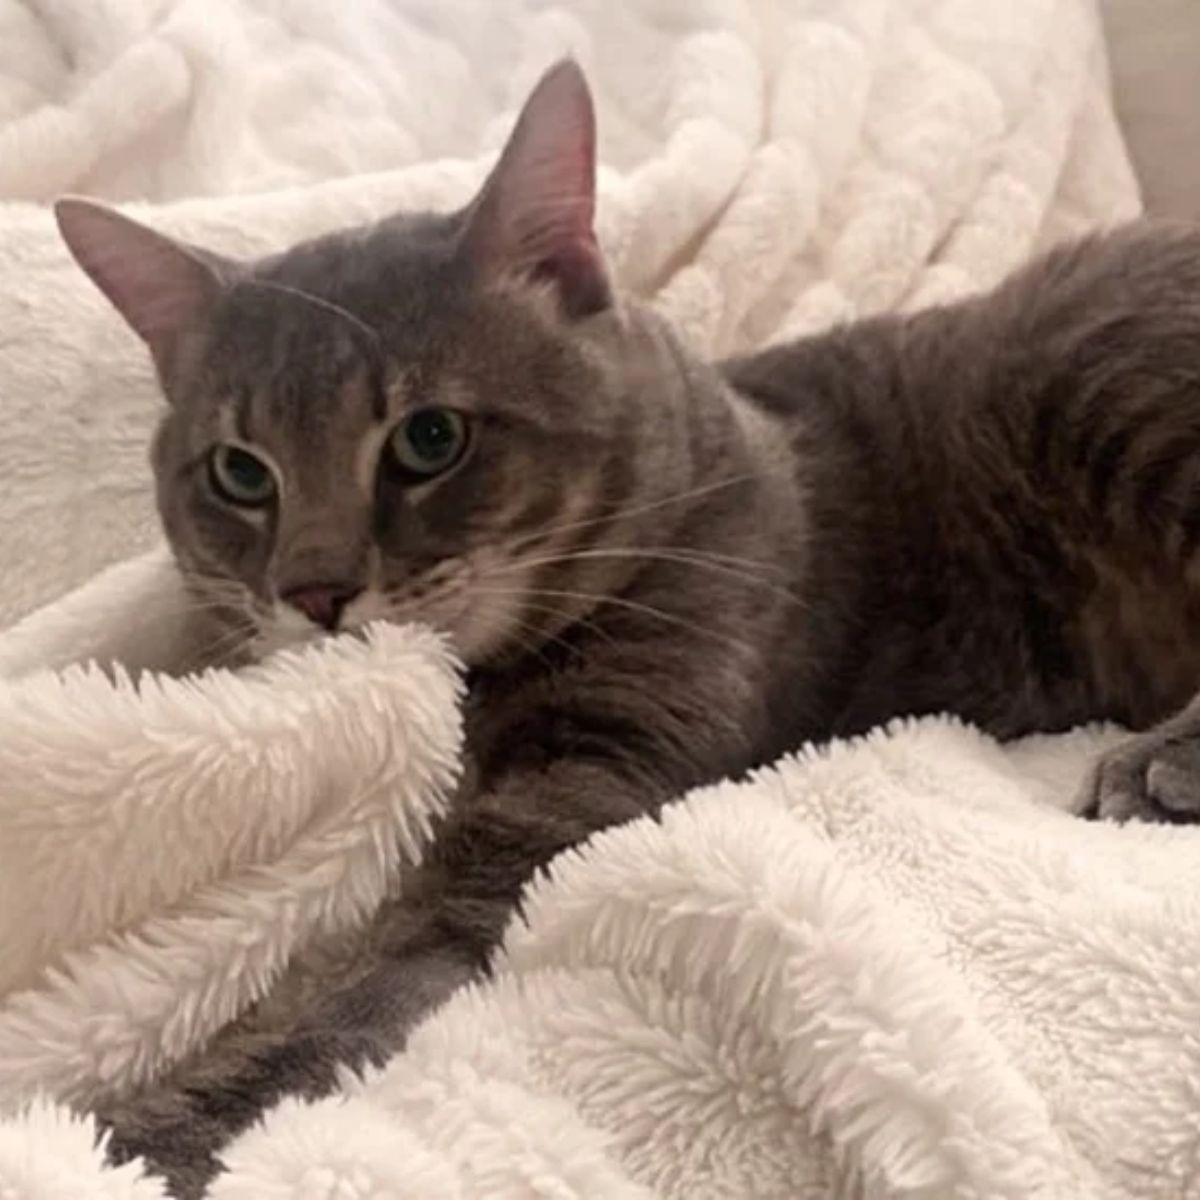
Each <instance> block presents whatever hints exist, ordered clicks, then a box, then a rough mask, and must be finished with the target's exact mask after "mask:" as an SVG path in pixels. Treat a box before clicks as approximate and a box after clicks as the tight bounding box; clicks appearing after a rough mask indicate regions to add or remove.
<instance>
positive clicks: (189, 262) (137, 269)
mask: <svg viewBox="0 0 1200 1200" xmlns="http://www.w3.org/2000/svg"><path fill="white" fill-rule="evenodd" d="M54 216H55V219H56V220H57V221H58V228H59V231H60V233H61V234H62V236H63V240H64V241H65V242H66V243H67V247H68V249H69V250H70V251H71V254H72V255H73V256H74V258H75V261H76V262H77V263H79V265H80V266H81V267H82V268H83V269H84V271H86V272H87V274H88V275H89V276H90V278H91V280H92V282H93V283H94V284H95V285H96V286H97V287H98V288H99V289H100V290H101V291H102V292H103V293H104V294H105V296H107V297H108V299H109V300H110V301H111V303H112V305H113V307H114V308H116V310H117V311H118V312H119V313H120V314H121V316H123V317H124V318H125V320H126V321H127V322H128V324H129V326H130V327H131V328H132V329H133V331H134V332H135V333H137V334H138V336H139V337H141V339H142V340H143V341H144V342H145V343H146V345H147V346H149V348H150V352H151V354H152V355H153V356H154V361H155V364H156V366H157V367H158V370H159V374H160V375H166V374H167V373H168V372H169V371H170V369H171V366H172V364H173V362H174V360H175V356H176V352H177V350H178V347H179V344H180V339H181V337H183V336H184V335H185V334H187V333H189V332H191V331H193V330H195V329H197V328H198V327H200V326H201V325H202V324H203V323H204V321H205V319H206V318H207V317H208V315H209V314H210V313H211V311H212V309H213V307H214V306H215V304H216V302H217V300H218V298H219V297H220V295H221V293H222V292H223V290H224V288H225V285H226V272H225V271H223V269H222V268H223V266H224V264H223V263H222V262H221V260H219V259H218V258H216V256H214V255H209V254H207V253H206V252H203V251H199V250H195V249H193V248H192V247H190V246H185V245H183V244H182V243H180V242H176V241H174V240H173V239H171V238H169V237H167V236H166V234H163V233H159V232H157V231H156V230H154V229H149V228H147V226H145V225H140V224H138V222H137V221H134V220H132V219H131V218H129V217H126V216H124V215H123V214H121V213H119V212H116V211H115V210H114V209H111V208H106V207H105V206H104V205H102V204H95V203H93V202H92V201H90V200H79V199H75V198H74V197H68V198H65V199H62V200H59V201H58V202H57V203H56V204H55V206H54Z"/></svg>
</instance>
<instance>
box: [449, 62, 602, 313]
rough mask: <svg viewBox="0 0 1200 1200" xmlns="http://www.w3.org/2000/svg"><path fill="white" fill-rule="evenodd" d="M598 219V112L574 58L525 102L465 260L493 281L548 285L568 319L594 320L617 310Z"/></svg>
mask: <svg viewBox="0 0 1200 1200" xmlns="http://www.w3.org/2000/svg"><path fill="white" fill-rule="evenodd" d="M595 212H596V118H595V112H594V110H593V108H592V96H591V92H590V91H589V89H588V85H587V80H586V79H585V78H584V74H583V71H582V70H580V68H579V65H578V64H577V63H575V62H574V61H572V60H570V59H567V60H565V61H563V62H560V63H559V64H558V65H557V66H554V67H552V68H551V69H550V70H549V71H547V72H546V74H545V75H543V76H542V78H541V80H540V82H539V83H538V84H537V86H536V87H535V88H534V89H533V92H532V93H531V94H530V96H529V99H528V100H527V101H526V102H525V107H524V108H523V109H522V110H521V115H520V117H518V118H517V124H516V126H515V128H514V129H513V132H512V135H511V136H510V137H509V139H508V143H507V145H506V146H505V147H504V150H503V152H502V153H501V155H500V161H499V162H498V163H497V164H496V166H495V167H494V168H493V170H492V173H491V174H490V175H489V176H488V178H487V181H486V182H485V183H484V185H483V188H482V189H481V191H480V193H479V195H478V196H477V197H476V198H475V200H474V202H473V203H472V205H471V206H470V208H469V210H468V212H467V216H466V227H465V229H464V231H463V235H462V243H461V252H462V253H463V254H464V255H466V256H467V258H468V260H469V261H470V262H471V264H472V266H473V267H474V268H475V269H476V270H477V271H479V272H481V273H482V274H483V275H484V276H485V277H486V276H496V277H502V276H509V277H514V276H515V277H519V278H527V279H536V280H545V281H547V282H549V283H551V284H553V285H554V287H555V288H556V289H557V291H558V294H559V298H560V300H561V302H562V306H563V310H564V311H565V312H566V313H567V315H568V316H571V317H584V316H589V315H590V314H592V313H596V312H600V311H601V310H602V309H605V308H608V307H609V305H611V304H612V290H611V288H610V287H609V282H608V273H607V271H606V270H605V268H604V259H603V256H602V255H601V253H600V247H599V245H598V244H597V242H596V233H595V229H594V228H593V221H594V218H595Z"/></svg>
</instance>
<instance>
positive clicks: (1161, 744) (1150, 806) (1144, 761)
mask: <svg viewBox="0 0 1200 1200" xmlns="http://www.w3.org/2000/svg"><path fill="white" fill-rule="evenodd" d="M1080 810H1081V811H1082V812H1083V815H1084V816H1088V817H1098V818H1100V819H1101V820H1106V821H1156V822H1159V823H1169V824H1172V825H1187V824H1192V823H1200V732H1190V733H1188V734H1180V733H1178V732H1175V733H1168V732H1166V731H1163V730H1154V729H1152V730H1150V732H1148V733H1144V734H1140V735H1138V736H1137V737H1132V738H1130V739H1129V740H1128V741H1126V742H1122V743H1121V744H1120V745H1119V746H1117V747H1115V748H1114V749H1112V750H1110V751H1109V752H1108V753H1107V754H1105V755H1104V756H1103V757H1102V758H1101V759H1100V761H1099V762H1098V763H1097V764H1096V766H1095V767H1094V768H1093V770H1092V773H1091V775H1090V776H1089V778H1088V779H1087V781H1086V782H1085V784H1084V791H1083V796H1082V797H1081V804H1080Z"/></svg>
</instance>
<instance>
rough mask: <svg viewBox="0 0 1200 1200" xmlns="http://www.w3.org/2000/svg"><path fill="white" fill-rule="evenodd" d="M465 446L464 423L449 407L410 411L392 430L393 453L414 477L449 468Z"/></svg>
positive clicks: (401, 466)
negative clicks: (393, 430)
mask: <svg viewBox="0 0 1200 1200" xmlns="http://www.w3.org/2000/svg"><path fill="white" fill-rule="evenodd" d="M466 449H467V423H466V421H465V420H463V418H462V417H461V416H459V414H458V413H456V412H454V411H453V410H452V409H449V408H421V409H418V410H417V411H416V412H414V413H410V414H409V415H408V416H407V417H406V418H405V419H404V420H403V421H402V422H401V423H400V424H399V425H398V426H397V427H396V430H395V432H394V433H393V434H392V454H393V455H394V456H395V459H396V462H397V463H398V464H399V466H400V468H401V470H402V471H404V472H405V473H406V474H407V475H409V476H411V477H412V479H413V480H414V481H421V480H425V479H432V478H433V477H434V476H435V475H440V474H442V472H443V471H448V470H449V469H450V468H451V467H452V466H454V464H455V463H456V462H458V460H459V459H460V458H462V456H463V454H464V452H465V451H466Z"/></svg>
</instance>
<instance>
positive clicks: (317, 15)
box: [0, 0, 1138, 623]
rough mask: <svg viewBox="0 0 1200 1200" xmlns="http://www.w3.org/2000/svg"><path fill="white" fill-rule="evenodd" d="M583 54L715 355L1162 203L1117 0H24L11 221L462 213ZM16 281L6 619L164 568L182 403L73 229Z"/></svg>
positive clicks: (238, 247)
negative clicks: (103, 286)
mask: <svg viewBox="0 0 1200 1200" xmlns="http://www.w3.org/2000/svg"><path fill="white" fill-rule="evenodd" d="M568 51H569V52H573V53H574V54H575V55H576V56H577V57H578V58H579V59H580V60H581V61H582V62H583V64H584V66H585V67H586V68H587V70H588V73H589V75H590V78H591V80H592V83H593V85H594V88H595V91H596V95H597V101H598V109H599V118H600V131H601V133H600V153H601V157H602V160H603V163H604V169H603V171H602V173H601V180H600V183H601V204H600V233H601V239H602V241H603V243H604V246H605V248H606V250H607V252H608V255H609V257H610V259H611V262H612V265H613V268H614V271H615V273H616V275H617V277H618V279H619V281H620V282H621V284H622V285H623V286H624V287H625V288H627V289H629V290H631V291H633V292H635V293H637V294H639V295H642V296H644V297H649V298H651V299H652V300H653V301H654V303H655V304H656V305H657V306H658V307H659V308H661V309H662V310H663V311H664V312H666V313H668V314H670V315H671V316H672V317H673V318H674V319H675V320H676V321H678V322H679V324H680V325H681V327H682V328H683V329H684V330H685V331H686V332H687V333H688V334H689V336H690V337H691V338H692V339H693V340H694V341H695V343H696V344H697V346H698V347H699V348H700V349H701V350H703V351H705V352H709V353H721V352H725V351H731V350H735V349H742V348H746V347H749V346H753V345H757V344H759V343H761V342H764V341H766V340H769V339H775V338H782V337H785V336H788V335H790V334H793V333H800V332H804V331H808V330H812V329H814V328H818V327H821V326H823V325H825V324H828V323H829V322H830V321H833V320H836V319H837V318H839V317H843V316H851V315H854V314H859V313H864V312H869V311H873V310H876V309H881V308H895V307H901V306H911V305H915V304H920V303H925V302H928V301H931V300H933V299H936V298H939V297H950V296H954V295H959V294H961V293H962V292H964V291H965V290H968V289H970V288H973V287H980V286H984V285H987V284H989V283H991V282H993V281H994V280H995V279H996V278H997V277H998V276H999V275H1001V274H1002V273H1003V272H1005V271H1006V270H1008V269H1010V268H1012V267H1014V266H1016V265H1017V264H1018V263H1019V262H1021V261H1022V260H1023V259H1024V258H1025V257H1026V256H1027V255H1028V254H1029V252H1030V251H1031V250H1032V249H1034V248H1035V247H1037V246H1039V245H1042V244H1044V243H1046V242H1047V241H1051V240H1053V239H1055V238H1057V237H1060V236H1061V235H1063V234H1065V233H1068V232H1071V231H1073V230H1077V229H1079V228H1081V227H1084V226H1089V225H1095V224H1101V223H1105V222H1110V221H1113V220H1115V219H1119V218H1123V217H1126V216H1130V215H1132V214H1134V213H1135V212H1136V211H1137V207H1138V201H1137V192H1136V187H1135V184H1134V181H1133V178H1132V175H1131V173H1130V171H1129V167H1128V162H1127V159H1126V156H1125V152H1124V148H1123V146H1122V144H1121V142H1120V139H1119V135H1118V133H1117V129H1116V125H1115V122H1114V120H1113V117H1112V113H1111V109H1110V105H1109V99H1108V93H1107V89H1106V79H1105V65H1104V53H1103V46H1102V43H1101V40H1100V34H1099V25H1098V22H1097V20H1096V17H1095V14H1094V13H1093V11H1092V8H1091V4H1090V0H1005V3H995V4H993V3H988V4H984V3H979V0H940V2H938V3H934V2H931V0H836V2H834V0H754V3H752V4H751V3H745V2H744V0H561V2H559V3H547V2H546V0H502V2H498V3H482V2H477V0H392V2H391V3H385V2H384V0H355V3H353V4H331V3H327V2H326V0H103V3H100V2H97V0H0V200H3V199H5V198H10V199H27V200H43V201H44V200H48V199H50V198H51V197H52V196H53V195H55V194H56V193H58V192H61V191H67V190H73V191H83V192H90V193H93V194H97V195H100V196H103V197H108V198H112V199H122V200H123V199H129V198H134V197H137V198H143V199H148V200H151V201H154V202H159V203H161V202H168V201H170V202H174V201H179V203H177V204H176V203H171V204H167V205H166V206H165V207H162V208H161V209H159V208H153V207H152V208H150V209H144V210H139V215H141V216H143V217H144V218H146V219H148V220H151V221H154V222H156V223H158V224H160V225H161V226H162V227H163V228H165V229H167V230H171V231H174V232H176V233H179V234H182V235H186V236H189V237H192V238H195V239H197V240H200V241H203V242H206V243H208V244H211V245H212V246H214V247H216V248H220V249H223V250H225V251H227V252H230V253H238V254H255V253H260V252H265V251H268V250H274V249H277V248H279V247H281V246H283V245H285V244H287V243H289V242H291V241H293V240H295V239H297V238H299V237H301V236H302V235H307V234H312V233H316V232H321V231H325V230H328V229H330V228H333V227H337V226H341V225H345V224H347V223H351V222H355V221H366V220H370V219H372V218H375V217H378V216H380V215H382V214H384V213H386V212H388V211H389V210H391V209H393V208H395V207H399V206H423V207H435V208H448V207H452V206H454V205H456V204H458V203H460V202H462V201H463V200H464V199H465V198H466V197H467V196H468V195H469V194H470V191H471V189H472V188H473V187H474V186H475V185H476V184H477V183H478V181H479V179H480V178H481V176H482V174H483V171H484V169H485V167H486V165H487V163H488V162H489V161H490V159H491V157H492V156H493V154H494V152H495V150H496V148H497V147H498V146H499V145H500V144H501V142H502V141H503V139H504V137H505V135H506V133H507V131H508V129H509V128H510V126H511V123H512V120H513V116H514V113H515V111H516V109H517V106H518V105H519V104H520V102H521V100H522V99H523V97H524V96H525V94H526V92H527V91H528V89H529V87H530V86H531V84H532V82H533V80H534V79H535V78H536V77H537V75H538V74H539V73H540V72H541V70H542V69H543V68H544V67H545V66H546V65H547V64H548V63H549V62H550V61H551V60H552V59H554V58H555V57H557V56H559V55H561V54H563V53H566V52H568ZM364 171H383V172H385V173H381V174H375V175H366V174H361V172H364ZM255 189H273V190H270V191H268V192H265V193H261V194H253V195H250V194H246V195H237V196H233V197H230V196H229V195H228V194H229V193H249V192H251V191H254V190H255ZM187 197H191V198H190V199H186V198H187ZM196 197H199V198H196ZM0 278H3V279H4V281H5V286H4V287H2V288H0V419H3V421H4V437H3V439H0V478H3V479H4V481H5V486H4V487H3V488H0V562H3V563H5V564H9V565H10V568H11V565H12V564H16V563H20V564H22V569H21V570H20V571H19V572H15V571H12V570H11V569H10V571H9V573H8V575H7V577H6V579H5V585H4V587H3V589H0V623H3V622H4V621H5V620H11V619H12V618H13V617H15V616H17V615H20V614H22V613H24V612H26V611H28V610H29V609H31V608H32V607H33V606H35V605H36V604H38V603H40V602H43V601H45V600H48V599H50V598H52V597H53V596H55V595H58V594H61V593H62V592H63V591H66V590H67V589H68V588H70V587H72V586H74V585H76V584H78V583H80V582H82V581H83V580H85V579H87V578H89V577H90V576H91V575H92V574H94V573H95V572H96V571H97V570H98V569H99V568H101V567H102V566H104V565H107V564H108V563H111V562H113V561H115V560H117V559H119V558H122V557H124V556H126V555H128V554H130V553H133V552H136V551H139V550H143V549H148V548H149V546H150V544H151V543H152V541H153V538H154V520H153V517H152V515H151V503H150V493H149V488H148V482H147V471H146V465H145V446H146V443H147V441H148V437H149V430H150V427H151V425H152V424H153V421H154V418H155V414H156V411H157V406H158V403H159V402H158V400H157V398H156V393H155V389H154V387H153V384H152V381H151V377H150V371H149V366H148V362H147V359H146V356H145V355H144V353H143V351H142V349H141V347H140V346H139V345H138V344H137V342H136V341H135V339H134V337H133V335H132V334H130V333H129V332H128V331H127V330H126V329H125V328H124V327H123V326H122V325H121V323H120V320H119V319H118V318H117V317H116V316H115V315H114V314H113V313H112V312H111V311H110V310H109V309H108V308H107V306H106V305H105V304H104V302H103V301H102V300H101V299H100V297H99V296H98V295H97V294H96V292H95V290H94V289H93V288H92V287H91V285H90V284H89V283H88V282H87V281H86V280H85V279H83V277H82V275H81V274H80V272H79V271H78V270H77V269H76V268H75V267H74V265H73V264H72V263H71V262H70V261H69V260H68V258H67V256H66V253H65V251H64V250H63V248H62V247H61V245H60V244H59V240H58V237H57V235H56V233H55V231H54V229H53V226H52V222H51V219H50V217H49V215H48V213H47V212H46V210H45V209H44V208H42V207H37V206H33V205H20V204H18V205H13V206H10V207H8V208H5V209H0Z"/></svg>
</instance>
